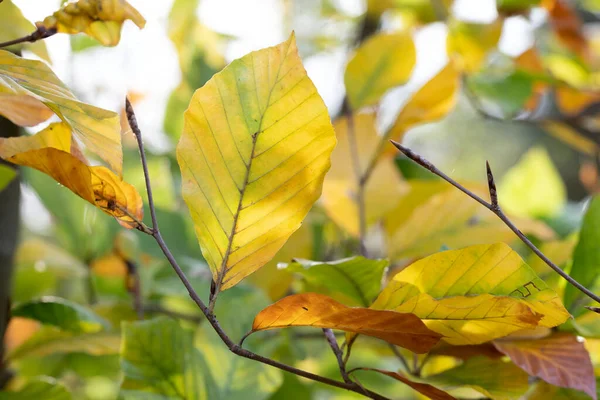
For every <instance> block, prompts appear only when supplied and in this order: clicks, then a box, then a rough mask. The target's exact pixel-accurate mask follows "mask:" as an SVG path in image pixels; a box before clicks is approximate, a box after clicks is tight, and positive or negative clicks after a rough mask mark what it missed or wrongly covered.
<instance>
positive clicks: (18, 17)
mask: <svg viewBox="0 0 600 400" xmlns="http://www.w3.org/2000/svg"><path fill="white" fill-rule="evenodd" d="M0 11H1V12H0V26H1V27H2V29H1V30H0V42H5V41H8V40H13V39H16V38H19V37H23V36H27V35H29V34H31V33H32V32H33V31H35V25H33V24H32V23H31V22H29V21H28V20H27V19H26V18H25V17H24V16H23V13H22V12H21V10H19V7H17V6H16V5H15V4H14V3H13V2H12V0H4V1H2V5H1V6H0ZM6 49H7V50H9V51H12V52H16V51H20V50H22V49H24V50H29V51H31V52H32V53H33V54H35V55H36V56H38V57H40V58H41V59H43V60H46V61H50V56H49V55H48V50H47V49H46V43H45V42H44V41H43V40H40V41H37V42H35V43H25V44H17V45H14V46H10V47H6ZM0 109H1V107H0Z"/></svg>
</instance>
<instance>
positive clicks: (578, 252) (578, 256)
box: [564, 196, 600, 314]
mask: <svg viewBox="0 0 600 400" xmlns="http://www.w3.org/2000/svg"><path fill="white" fill-rule="evenodd" d="M599 244H600V196H595V197H592V199H591V201H590V203H589V206H588V209H587V211H586V213H585V216H584V217H583V224H582V226H581V232H580V234H579V242H578V243H577V246H576V247H575V251H574V252H573V266H572V267H571V271H570V275H571V276H572V277H573V279H576V280H577V281H578V282H579V283H581V284H582V285H584V286H585V287H587V288H592V287H594V284H595V282H597V281H598V276H599V275H600V245H599ZM587 301H588V299H587V297H586V296H585V295H584V294H583V293H580V292H579V291H578V290H577V289H576V288H575V287H572V286H571V285H568V286H567V287H565V295H564V302H565V305H566V306H567V309H568V310H569V311H570V312H572V313H574V314H579V313H581V311H583V310H582V307H581V306H582V305H585V304H587Z"/></svg>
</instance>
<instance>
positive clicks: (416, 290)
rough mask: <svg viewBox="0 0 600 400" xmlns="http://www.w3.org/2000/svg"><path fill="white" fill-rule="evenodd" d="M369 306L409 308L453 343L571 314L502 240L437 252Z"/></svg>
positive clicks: (494, 335)
mask: <svg viewBox="0 0 600 400" xmlns="http://www.w3.org/2000/svg"><path fill="white" fill-rule="evenodd" d="M372 308H375V309H385V310H395V311H399V312H410V313H413V314H415V315H417V316H418V317H420V318H421V319H422V320H423V321H424V322H425V324H426V325H427V326H428V327H429V328H430V329H432V330H434V331H436V332H439V333H442V334H443V335H444V336H445V337H444V340H446V341H447V342H449V343H451V344H477V343H483V342H485V341H488V340H492V339H495V338H499V337H503V336H506V335H508V334H510V333H513V332H515V331H518V330H521V329H532V328H535V327H536V326H538V325H540V326H545V327H553V326H556V325H559V324H561V323H563V322H564V321H565V320H566V319H567V318H568V317H569V313H568V312H567V311H566V310H565V309H564V307H563V306H562V304H561V302H560V300H559V298H558V296H557V294H556V293H555V292H554V291H553V290H551V289H550V288H548V286H547V285H546V284H545V283H544V281H542V280H541V279H539V278H538V277H537V276H536V275H535V273H534V272H533V270H532V269H531V268H530V267H529V266H528V265H527V264H525V262H524V261H523V260H522V259H521V258H520V257H519V255H518V254H517V253H515V252H514V251H513V250H511V249H510V247H508V246H507V245H506V244H503V243H497V244H493V245H478V246H471V247H466V248H464V249H461V250H451V251H444V252H440V253H436V254H434V255H432V256H429V257H426V258H423V259H421V260H419V261H417V262H415V263H414V264H412V265H410V266H409V267H407V268H406V269H404V270H403V271H401V272H400V273H398V274H396V275H395V276H394V278H393V279H392V281H391V282H390V283H389V284H388V286H387V287H386V288H385V289H384V290H383V291H382V293H381V294H380V295H379V297H378V298H377V300H375V303H373V305H372Z"/></svg>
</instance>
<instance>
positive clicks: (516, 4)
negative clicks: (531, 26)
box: [496, 0, 541, 12]
mask: <svg viewBox="0 0 600 400" xmlns="http://www.w3.org/2000/svg"><path fill="white" fill-rule="evenodd" d="M540 1H541V0H497V1H496V4H497V6H498V10H500V11H504V12H519V11H526V10H529V9H530V8H532V7H535V6H538V5H539V4H540Z"/></svg>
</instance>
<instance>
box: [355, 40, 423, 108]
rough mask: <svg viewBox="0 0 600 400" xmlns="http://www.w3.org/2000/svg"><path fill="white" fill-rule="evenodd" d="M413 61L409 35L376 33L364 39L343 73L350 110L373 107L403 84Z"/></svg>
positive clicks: (411, 68) (413, 55) (413, 49)
mask: <svg viewBox="0 0 600 400" xmlns="http://www.w3.org/2000/svg"><path fill="white" fill-rule="evenodd" d="M415 62H416V49H415V44H414V42H413V40H412V38H411V36H410V34H408V33H405V32H403V33H391V34H389V33H379V34H376V35H373V36H371V37H370V38H369V39H367V40H366V41H365V42H364V43H363V44H362V45H361V46H360V47H359V48H358V49H357V50H356V53H355V54H354V56H353V57H352V59H351V60H350V61H349V62H348V66H347V67H346V72H345V74H344V83H345V85H346V95H347V97H348V101H349V103H350V106H351V107H352V109H354V110H357V109H359V108H361V107H365V106H369V105H373V104H375V103H377V102H378V101H379V99H380V98H381V96H383V94H384V93H385V92H387V91H388V90H389V89H391V88H393V87H395V86H398V85H401V84H403V83H405V82H406V81H407V80H408V78H409V77H410V74H411V73H412V70H413V67H414V66H415Z"/></svg>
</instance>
